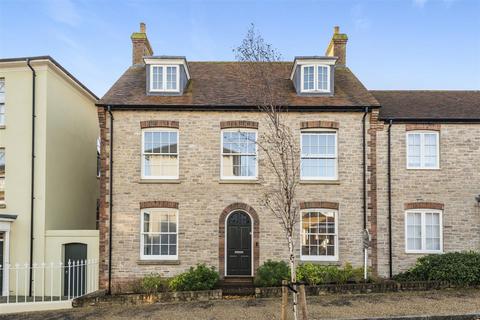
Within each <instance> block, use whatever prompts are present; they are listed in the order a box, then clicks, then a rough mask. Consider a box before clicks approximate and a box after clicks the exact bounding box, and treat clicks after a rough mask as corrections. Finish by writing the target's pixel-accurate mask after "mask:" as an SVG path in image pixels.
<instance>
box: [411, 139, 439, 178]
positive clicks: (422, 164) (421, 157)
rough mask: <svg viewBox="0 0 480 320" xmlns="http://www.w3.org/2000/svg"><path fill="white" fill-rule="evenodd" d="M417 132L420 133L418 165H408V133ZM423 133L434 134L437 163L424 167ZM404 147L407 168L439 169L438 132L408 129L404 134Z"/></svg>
mask: <svg viewBox="0 0 480 320" xmlns="http://www.w3.org/2000/svg"><path fill="white" fill-rule="evenodd" d="M414 134H419V135H420V166H410V165H409V160H408V140H409V136H410V135H414ZM425 134H435V136H436V143H437V148H436V153H437V163H436V164H435V167H425V159H424V146H425ZM405 147H406V155H407V157H406V158H407V159H406V160H407V169H422V170H438V169H440V133H439V132H438V131H431V130H412V131H408V132H407V133H406V135H405Z"/></svg>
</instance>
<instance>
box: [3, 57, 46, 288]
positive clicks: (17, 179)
mask: <svg viewBox="0 0 480 320" xmlns="http://www.w3.org/2000/svg"><path fill="white" fill-rule="evenodd" d="M32 66H33V67H34V68H35V70H36V73H37V77H36V120H35V121H36V129H35V136H36V142H35V149H36V152H35V153H36V160H35V170H36V172H35V203H34V206H35V223H34V238H35V241H34V261H41V260H42V259H43V254H44V253H43V249H44V230H45V224H44V221H45V216H44V213H45V192H44V189H45V188H44V183H43V182H44V177H43V173H42V172H44V171H45V156H44V155H45V143H44V141H45V119H46V73H47V67H46V66H45V65H42V64H41V63H40V62H32ZM0 77H1V78H4V79H5V110H6V111H5V128H3V129H0V147H3V148H5V206H4V207H3V208H0V214H16V215H18V217H17V219H16V220H15V221H14V222H12V223H11V231H10V241H9V253H10V256H9V263H10V264H15V263H22V264H23V263H28V262H29V259H30V258H29V257H30V256H29V253H30V199H31V191H30V188H31V155H32V153H31V147H32V144H31V136H32V127H31V126H32V122H31V119H32V100H31V97H32V72H31V70H30V69H29V68H28V67H27V66H26V63H25V62H23V63H15V64H11V65H9V66H7V67H3V66H2V67H0ZM10 279H12V274H10ZM10 282H11V281H10ZM20 285H21V284H20ZM11 287H12V286H11V285H10V289H11ZM22 287H23V286H22ZM21 293H23V291H22V290H21V291H20V294H21Z"/></svg>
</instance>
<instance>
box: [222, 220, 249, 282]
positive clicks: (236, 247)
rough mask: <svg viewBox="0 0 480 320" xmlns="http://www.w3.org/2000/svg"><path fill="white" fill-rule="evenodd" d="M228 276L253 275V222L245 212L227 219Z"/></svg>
mask: <svg viewBox="0 0 480 320" xmlns="http://www.w3.org/2000/svg"><path fill="white" fill-rule="evenodd" d="M226 232H227V235H226V239H227V272H226V275H227V276H251V275H252V220H251V219H250V216H249V215H248V214H247V213H245V212H243V211H234V212H232V213H231V214H230V215H229V216H228V219H227V228H226Z"/></svg>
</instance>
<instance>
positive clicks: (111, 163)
mask: <svg viewBox="0 0 480 320" xmlns="http://www.w3.org/2000/svg"><path fill="white" fill-rule="evenodd" d="M107 111H108V114H109V115H110V139H109V140H110V154H109V157H108V158H109V169H110V175H109V184H110V186H109V198H110V199H109V201H108V209H109V217H108V294H109V295H111V294H112V225H113V223H112V212H113V190H112V188H113V114H112V108H111V107H110V106H108V107H107Z"/></svg>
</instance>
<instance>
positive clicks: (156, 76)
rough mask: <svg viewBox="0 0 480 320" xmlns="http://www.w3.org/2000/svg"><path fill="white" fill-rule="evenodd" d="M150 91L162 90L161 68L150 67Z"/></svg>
mask: <svg viewBox="0 0 480 320" xmlns="http://www.w3.org/2000/svg"><path fill="white" fill-rule="evenodd" d="M152 89H154V90H163V67H156V66H154V67H152Z"/></svg>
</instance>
